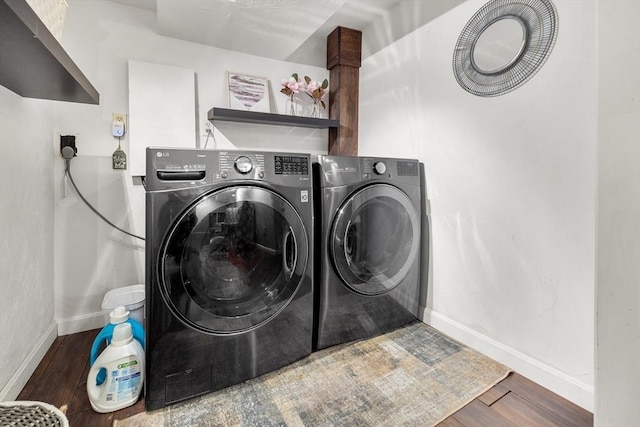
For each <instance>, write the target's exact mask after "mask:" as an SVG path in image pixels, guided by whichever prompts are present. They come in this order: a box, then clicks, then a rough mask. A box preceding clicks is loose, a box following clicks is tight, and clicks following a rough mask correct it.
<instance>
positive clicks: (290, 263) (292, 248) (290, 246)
mask: <svg viewBox="0 0 640 427" xmlns="http://www.w3.org/2000/svg"><path fill="white" fill-rule="evenodd" d="M290 253H291V256H289V254H290ZM297 263H298V244H297V242H296V235H295V233H294V232H293V228H292V227H291V226H289V229H288V230H287V232H286V233H285V235H284V239H283V242H282V269H283V270H284V272H285V274H286V275H287V277H288V278H289V279H291V278H292V277H293V273H294V272H295V270H296V264H297Z"/></svg>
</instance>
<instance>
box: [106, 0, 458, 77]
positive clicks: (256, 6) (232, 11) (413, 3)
mask: <svg viewBox="0 0 640 427" xmlns="http://www.w3.org/2000/svg"><path fill="white" fill-rule="evenodd" d="M111 1H114V2H117V3H121V4H125V5H128V6H133V7H139V8H143V9H148V10H151V11H153V12H155V13H156V16H157V24H158V33H159V34H161V35H163V36H167V37H172V38H176V39H180V40H187V41H192V42H196V43H202V44H206V45H210V46H215V47H218V48H222V49H229V50H234V51H238V52H244V53H247V54H251V55H257V56H263V57H268V58H273V59H278V60H282V61H288V62H295V63H300V64H307V65H315V66H320V67H324V66H326V40H327V35H329V33H330V32H331V31H333V29H334V28H336V27H338V26H342V27H347V28H352V29H356V30H361V31H362V32H363V47H362V49H363V59H364V58H366V57H367V56H368V55H370V54H372V53H374V52H377V51H378V50H380V49H381V48H383V47H385V46H387V45H388V44H390V43H392V42H394V41H395V40H397V39H399V38H401V37H402V36H404V35H406V34H408V33H410V32H412V31H413V30H415V29H416V28H418V27H420V26H422V25H424V24H425V23H427V22H429V21H431V20H432V19H434V18H436V17H438V16H440V15H441V14H442V13H444V12H446V11H447V10H449V9H451V8H453V7H454V6H457V5H458V4H460V3H462V2H463V1H464V0H111Z"/></svg>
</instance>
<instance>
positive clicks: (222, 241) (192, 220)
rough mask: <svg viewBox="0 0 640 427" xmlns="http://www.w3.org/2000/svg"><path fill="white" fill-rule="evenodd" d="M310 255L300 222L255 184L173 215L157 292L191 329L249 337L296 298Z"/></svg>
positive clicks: (202, 200) (284, 203)
mask: <svg viewBox="0 0 640 427" xmlns="http://www.w3.org/2000/svg"><path fill="white" fill-rule="evenodd" d="M308 250H309V248H308V238H307V232H306V230H305V227H304V224H303V223H302V220H301V218H300V216H299V215H298V214H297V212H296V211H295V209H294V208H293V206H291V204H289V202H287V201H286V200H285V199H284V198H282V197H281V196H279V195H278V194H276V193H274V192H272V191H270V190H267V189H264V188H261V187H253V186H236V187H230V188H226V189H220V190H214V191H212V192H211V193H209V194H206V195H204V196H203V197H202V198H200V199H199V200H197V201H196V202H195V203H193V204H192V205H191V206H190V207H189V208H187V209H186V210H185V212H184V213H183V214H182V215H181V216H179V217H178V219H177V220H176V221H175V223H174V225H173V226H172V228H171V230H170V233H168V235H167V238H166V240H165V241H164V242H163V245H162V250H161V252H160V262H159V268H160V270H161V271H159V277H161V278H162V286H161V288H162V289H161V291H162V294H163V297H164V299H165V302H166V303H167V304H168V305H169V307H171V309H172V310H173V311H174V313H175V314H176V315H177V316H178V317H179V318H181V319H182V320H183V321H184V322H185V323H186V324H188V325H190V326H192V327H194V328H196V329H199V330H203V331H205V332H210V333H214V334H230V333H238V332H242V331H247V330H250V329H253V328H256V327H258V326H259V325H261V324H263V323H264V322H267V321H268V320H269V319H271V318H273V317H274V316H276V315H277V314H278V313H279V312H280V311H281V310H282V309H284V308H285V307H286V306H287V304H288V303H289V302H290V301H291V300H292V299H293V297H294V296H295V293H296V291H297V289H298V286H299V284H300V283H301V281H302V279H303V276H304V271H305V268H306V265H307V262H308V259H307V258H308Z"/></svg>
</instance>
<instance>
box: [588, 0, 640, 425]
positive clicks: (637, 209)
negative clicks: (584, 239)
mask: <svg viewBox="0 0 640 427" xmlns="http://www.w3.org/2000/svg"><path fill="white" fill-rule="evenodd" d="M638 18H640V2H638V1H637V0H621V1H602V2H598V44H599V51H598V63H599V65H600V68H599V78H598V87H599V89H598V93H599V95H600V99H599V105H600V116H599V135H598V200H597V202H598V204H597V206H598V223H597V241H598V257H597V276H596V277H597V317H596V318H597V338H596V344H597V346H596V361H597V365H596V366H597V368H596V410H595V424H596V425H597V426H605V427H606V426H620V427H632V426H638V425H640V405H638V402H640V80H639V79H638V76H639V75H640V24H638Z"/></svg>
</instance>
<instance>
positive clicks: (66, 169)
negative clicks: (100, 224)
mask: <svg viewBox="0 0 640 427" xmlns="http://www.w3.org/2000/svg"><path fill="white" fill-rule="evenodd" d="M65 148H66V147H65ZM63 156H65V158H64V163H65V167H64V173H65V175H66V176H67V177H69V181H71V185H72V186H73V189H74V190H76V193H77V194H78V196H79V197H80V199H82V201H83V202H84V203H85V205H87V206H88V207H89V209H91V210H92V211H93V212H94V213H95V214H96V215H98V217H100V219H101V220H103V221H104V222H106V223H107V224H109V225H110V226H111V227H113V228H115V229H116V230H118V231H120V232H122V233H124V234H127V235H129V236H131V237H135V238H136V239H140V240H142V241H144V237H140V236H136V235H135V234H133V233H130V232H128V231H127V230H123V229H122V228H120V227H118V226H117V225H115V224H114V223H112V222H111V221H109V220H108V219H107V218H105V217H104V216H103V215H102V214H101V213H100V212H98V210H97V209H96V208H94V207H93V206H92V205H91V203H89V201H88V200H87V199H85V198H84V196H83V195H82V193H80V190H78V187H77V186H76V183H75V182H74V181H73V177H72V176H71V158H67V157H66V155H65V153H63Z"/></svg>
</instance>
